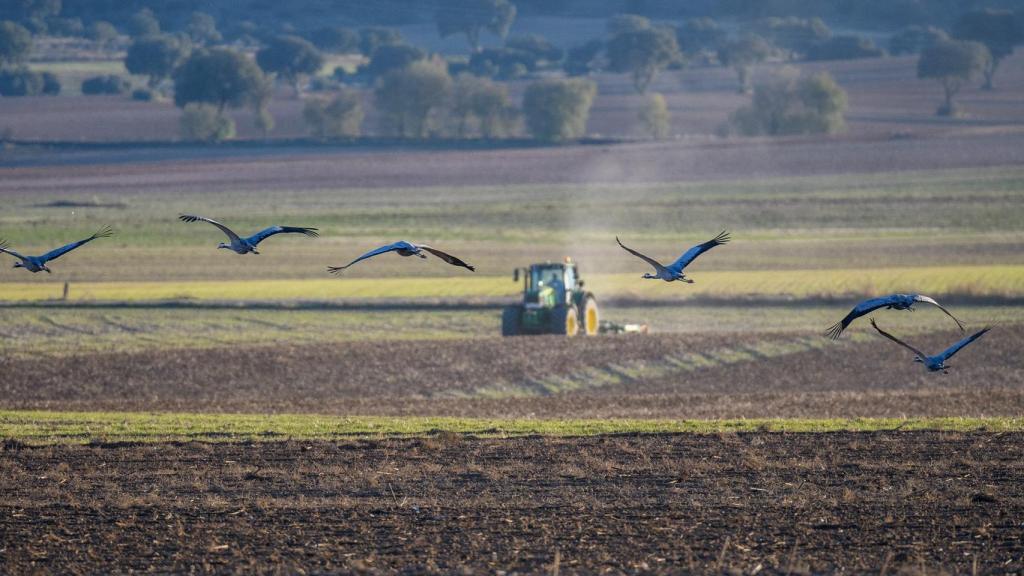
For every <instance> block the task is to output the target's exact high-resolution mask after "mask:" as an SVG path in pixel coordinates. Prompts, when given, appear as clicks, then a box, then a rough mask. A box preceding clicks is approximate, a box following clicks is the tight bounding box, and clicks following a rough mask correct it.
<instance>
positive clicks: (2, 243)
mask: <svg viewBox="0 0 1024 576" xmlns="http://www.w3.org/2000/svg"><path fill="white" fill-rule="evenodd" d="M8 246H10V244H8V243H7V240H0V252H3V253H4V254H10V255H11V256H14V257H15V258H18V259H19V260H21V261H23V262H25V261H28V258H26V257H24V256H22V255H21V254H18V253H17V252H15V251H14V250H11V249H10V248H9V247H8Z"/></svg>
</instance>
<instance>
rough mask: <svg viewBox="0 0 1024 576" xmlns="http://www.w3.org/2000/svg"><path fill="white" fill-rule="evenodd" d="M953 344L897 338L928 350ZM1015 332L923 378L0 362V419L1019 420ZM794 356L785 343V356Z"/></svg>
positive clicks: (815, 365) (462, 347) (374, 364)
mask: <svg viewBox="0 0 1024 576" xmlns="http://www.w3.org/2000/svg"><path fill="white" fill-rule="evenodd" d="M960 337H961V335H960V333H959V332H938V333H935V334H930V335H919V336H914V337H912V338H908V339H910V340H912V341H913V342H914V344H915V345H917V346H919V347H921V348H923V349H924V350H928V351H932V350H934V351H939V350H942V349H944V348H945V347H947V346H948V345H949V344H950V343H952V342H954V341H956V340H957V339H959V338H960ZM1022 340H1024V327H1021V326H1013V325H1011V326H998V327H997V328H996V329H995V330H993V331H992V332H991V333H990V334H989V335H988V336H986V337H985V338H983V339H982V340H980V341H978V342H976V343H975V344H973V345H972V346H970V347H968V348H966V349H964V350H963V351H961V352H960V353H959V354H958V355H957V356H956V357H955V358H954V359H953V360H951V361H950V364H951V365H952V366H953V367H952V369H951V370H950V373H949V374H941V373H928V372H927V371H925V370H924V369H923V368H922V366H921V365H919V364H915V363H913V362H912V361H911V360H912V358H911V355H910V354H909V353H908V352H906V351H905V350H903V349H902V348H899V347H898V346H896V345H894V344H891V343H889V342H888V341H885V340H882V339H881V338H872V339H871V340H869V341H859V342H850V341H843V342H841V343H838V344H833V343H829V342H824V341H823V337H822V336H818V335H808V336H805V337H798V336H794V335H792V334H776V335H773V334H767V335H765V334H757V335H751V336H736V335H734V334H726V335H705V334H698V335H681V334H664V335H647V336H618V337H614V336H608V337H594V338H586V339H584V338H577V339H571V340H570V339H566V338H560V337H521V338H511V339H501V338H481V339H477V340H457V341H436V340H433V341H373V342H349V343H341V344H332V345H304V346H288V345H281V346H274V347H266V346H261V347H237V346H236V347H220V348H211V349H202V350H159V351H151V352H142V353H107V354H89V355H83V356H70V357H58V358H46V359H45V360H44V361H40V360H38V359H14V358H6V359H4V358H0V374H2V375H3V377H2V378H0V408H7V409H54V410H161V411H205V412H220V411H228V412H255V413H265V412H273V413H293V412H298V413H306V412H311V413H330V414H363V415H441V416H471V417H553V418H581V417H587V418H607V417H621V418H741V417H742V418H776V417H818V418H824V417H859V416H864V417H900V416H979V417H980V416H996V415H1001V416H1019V415H1020V414H1022V413H1024V360H1022V357H1021V355H1020V344H1019V343H1020V342H1021V341H1022ZM786 347H791V348H786Z"/></svg>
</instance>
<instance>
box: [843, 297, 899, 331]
mask: <svg viewBox="0 0 1024 576" xmlns="http://www.w3.org/2000/svg"><path fill="white" fill-rule="evenodd" d="M898 299H899V296H898V295H896V294H892V295H889V296H882V297H880V298H870V299H868V300H865V301H863V302H861V303H860V304H857V305H856V306H854V307H853V310H850V313H849V314H847V315H846V316H844V317H843V319H842V320H840V321H839V322H836V323H835V324H833V325H832V326H830V327H829V329H828V330H826V331H825V334H827V335H828V337H829V338H831V339H833V340H838V339H839V336H840V334H842V333H843V330H846V327H847V326H849V325H850V324H851V323H852V322H853V321H854V320H856V319H857V318H860V317H861V316H863V315H865V314H867V313H869V312H873V311H875V310H878V309H879V308H884V307H886V306H892V305H893V304H894V303H896V302H897V300H898Z"/></svg>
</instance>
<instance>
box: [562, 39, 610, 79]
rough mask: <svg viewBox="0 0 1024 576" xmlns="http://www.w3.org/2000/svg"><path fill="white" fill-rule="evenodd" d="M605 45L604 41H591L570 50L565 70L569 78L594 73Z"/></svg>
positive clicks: (566, 58) (564, 66)
mask: <svg viewBox="0 0 1024 576" xmlns="http://www.w3.org/2000/svg"><path fill="white" fill-rule="evenodd" d="M604 48H605V45H604V41H603V40H591V41H590V42H587V43H586V44H583V45H580V46H575V47H573V48H570V49H569V52H568V53H567V54H566V57H565V64H564V65H563V69H564V70H565V73H566V74H568V75H569V76H586V75H587V74H590V73H591V72H593V71H594V69H595V67H596V64H595V62H596V60H597V57H598V55H599V54H601V51H602V50H604Z"/></svg>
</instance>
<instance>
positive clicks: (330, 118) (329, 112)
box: [302, 90, 363, 139]
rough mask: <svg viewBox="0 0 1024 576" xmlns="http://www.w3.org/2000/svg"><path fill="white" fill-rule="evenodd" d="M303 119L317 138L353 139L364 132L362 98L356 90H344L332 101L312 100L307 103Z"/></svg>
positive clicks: (303, 111)
mask: <svg viewBox="0 0 1024 576" xmlns="http://www.w3.org/2000/svg"><path fill="white" fill-rule="evenodd" d="M302 118H303V120H305V121H306V127H307V128H308V129H309V133H310V134H311V135H313V136H314V137H316V138H320V139H330V138H353V137H356V136H359V134H360V133H361V130H362V125H363V102H362V98H361V97H360V95H359V93H358V92H356V91H354V90H342V91H340V92H338V94H337V96H335V97H334V98H333V99H331V100H330V101H328V100H325V99H322V98H311V99H309V100H307V101H306V106H305V108H303V110H302Z"/></svg>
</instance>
